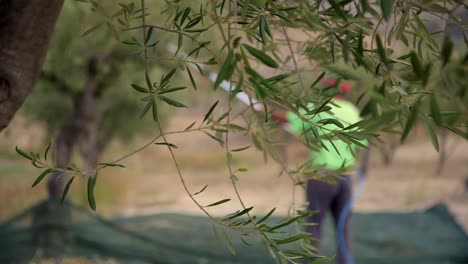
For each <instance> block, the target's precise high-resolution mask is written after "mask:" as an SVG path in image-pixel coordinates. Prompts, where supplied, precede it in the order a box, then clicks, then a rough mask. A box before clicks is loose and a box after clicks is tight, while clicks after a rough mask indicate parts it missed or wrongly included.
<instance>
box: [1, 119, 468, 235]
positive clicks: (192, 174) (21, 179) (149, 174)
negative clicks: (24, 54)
mask: <svg viewBox="0 0 468 264" xmlns="http://www.w3.org/2000/svg"><path fill="white" fill-rule="evenodd" d="M173 120H175V121H173V122H172V124H171V127H172V128H174V129H177V128H184V127H186V126H187V125H188V124H190V123H191V121H193V120H192V119H191V118H190V117H187V116H185V117H184V116H180V117H179V118H177V119H173ZM41 131H42V129H41V128H40V127H37V126H34V127H33V128H31V127H29V128H27V127H25V124H24V122H21V120H19V121H15V123H14V124H13V126H12V127H11V128H10V129H9V131H8V133H7V134H5V133H4V134H2V135H1V138H0V220H4V219H7V218H8V217H10V216H12V215H14V214H16V213H19V212H20V211H21V210H23V209H25V208H27V207H28V206H30V205H32V204H33V203H34V202H35V201H37V200H38V199H40V198H44V197H45V184H41V185H39V186H38V187H37V188H35V189H31V184H32V182H33V181H34V179H35V177H37V175H38V174H39V173H40V171H37V170H36V169H35V168H33V167H32V166H30V165H29V164H28V162H25V161H24V160H22V159H20V158H19V157H18V156H17V155H15V154H14V146H15V145H20V146H21V147H23V148H25V149H28V148H29V149H37V148H40V147H41V144H42V142H44V139H43V138H44V136H43V135H44V133H43V132H41ZM18 135H21V137H19V136H18ZM40 135H42V136H40ZM169 141H170V142H173V143H176V144H177V145H178V147H179V148H178V149H175V153H176V156H177V159H178V161H179V164H180V166H181V168H182V173H183V176H184V179H185V180H186V182H187V186H188V187H189V189H190V191H191V192H196V191H198V190H200V189H201V188H203V186H205V185H206V184H207V185H208V188H207V189H206V191H205V192H203V194H201V195H199V196H197V197H198V199H199V200H200V203H201V204H209V203H212V202H215V201H217V200H220V199H223V198H226V197H228V198H232V201H231V202H229V203H227V204H225V205H223V206H220V207H216V211H213V213H215V214H224V213H229V212H232V211H235V210H237V209H239V208H240V205H239V202H237V200H236V199H235V193H234V191H233V188H232V185H231V183H230V180H229V173H228V171H227V168H226V165H225V162H226V161H225V154H224V151H223V149H222V148H220V147H219V144H217V143H216V142H214V141H213V140H212V139H210V138H209V137H207V136H206V135H204V134H202V133H198V134H197V133H193V134H190V136H187V135H177V136H172V137H170V138H169ZM144 142H145V139H140V140H136V141H135V142H133V143H132V144H131V145H130V146H129V145H126V146H123V145H120V144H118V143H114V144H113V145H112V146H111V147H110V148H109V149H108V150H107V151H106V153H105V155H104V157H103V160H105V161H109V160H112V159H113V158H116V157H119V156H122V155H123V154H126V153H128V152H129V151H131V149H134V148H137V147H138V146H140V145H142V144H144ZM231 142H232V144H233V145H234V147H242V146H246V145H249V144H251V143H250V140H249V139H248V138H247V137H242V136H236V137H235V138H233V140H232V141H231ZM449 146H452V147H451V150H450V151H449V158H448V161H447V164H446V166H445V170H444V171H443V173H442V175H436V173H435V171H436V162H437V153H436V152H435V151H434V150H433V148H432V146H431V144H430V142H429V141H428V140H427V139H425V137H421V136H413V138H412V139H411V141H410V142H408V143H407V144H405V145H403V146H400V147H398V148H397V151H396V153H395V158H394V161H393V162H392V164H391V165H389V166H385V165H384V164H383V162H382V159H381V156H380V155H379V154H378V152H375V151H374V153H373V155H372V158H371V168H370V171H369V175H368V180H367V183H366V187H365V190H364V192H363V194H362V196H361V197H360V198H359V200H358V202H357V204H356V207H355V209H356V210H359V211H389V210H392V211H395V210H411V209H416V208H421V207H425V206H428V205H431V204H434V203H436V202H439V201H445V202H447V203H449V205H450V208H451V209H452V210H453V211H454V212H455V214H456V215H457V217H458V219H459V220H460V221H461V222H462V224H464V225H465V227H466V228H467V229H468V208H467V206H466V204H467V203H466V202H467V201H468V198H467V195H466V194H464V181H465V179H466V178H467V176H468V175H467V171H468V151H467V149H468V143H467V142H463V141H462V140H460V139H456V138H454V137H451V138H449ZM286 154H287V155H286V156H287V157H288V164H289V165H290V167H291V168H292V167H294V164H297V163H298V161H301V160H304V159H305V158H307V153H306V152H305V150H304V149H303V148H302V147H301V146H300V145H299V144H298V143H297V142H295V141H294V139H291V140H290V141H289V143H288V148H287V153H286ZM124 164H125V165H126V166H127V169H120V168H112V169H108V170H106V171H104V172H103V173H102V177H101V178H100V181H99V182H98V184H97V190H96V191H97V195H96V198H97V201H98V212H99V213H101V214H104V215H132V214H139V213H151V212H157V211H178V212H191V213H200V210H199V209H197V207H196V206H194V204H193V202H192V201H191V200H190V199H189V198H188V196H187V194H186V193H185V190H184V189H183V187H182V185H181V183H180V179H179V178H178V175H177V173H176V170H175V168H174V165H173V162H172V159H171V157H170V155H169V154H168V153H167V150H166V149H165V148H164V147H163V146H154V147H151V148H149V149H147V150H145V151H143V152H141V153H139V154H137V155H135V156H133V157H131V158H129V159H128V160H126V161H125V162H124ZM234 167H236V168H237V167H246V168H248V169H249V171H248V172H242V173H238V174H237V176H238V177H239V182H238V183H239V191H240V194H241V195H242V197H243V198H244V200H245V202H246V205H248V206H255V210H257V212H265V211H268V210H270V209H271V208H273V207H277V208H278V209H277V210H278V212H279V213H283V214H285V213H287V211H288V209H289V208H290V205H291V203H292V202H295V204H296V205H301V204H303V202H304V201H303V190H302V189H301V188H299V187H296V188H294V186H293V185H292V183H291V180H290V179H289V178H288V177H287V176H286V175H280V171H281V169H280V166H279V165H277V164H275V163H274V162H271V161H270V162H268V163H265V162H264V161H263V156H262V155H261V153H260V152H258V151H257V150H255V149H253V148H251V149H249V150H247V151H245V152H242V154H235V155H234ZM74 183H75V184H74V187H73V189H72V196H73V200H74V201H76V202H78V203H80V204H83V205H85V204H86V192H85V184H86V181H85V179H81V180H75V182H74ZM293 190H294V191H293Z"/></svg>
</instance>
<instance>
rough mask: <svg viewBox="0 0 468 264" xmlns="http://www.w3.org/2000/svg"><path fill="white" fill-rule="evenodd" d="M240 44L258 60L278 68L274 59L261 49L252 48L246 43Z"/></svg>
mask: <svg viewBox="0 0 468 264" xmlns="http://www.w3.org/2000/svg"><path fill="white" fill-rule="evenodd" d="M242 46H244V48H246V49H247V51H248V52H249V53H250V54H251V55H252V56H254V57H255V58H257V59H258V60H260V61H261V62H263V64H265V65H267V66H268V67H272V68H278V66H279V65H278V63H277V62H276V61H275V60H274V59H272V58H271V57H270V56H268V55H267V54H266V53H264V52H263V51H261V50H258V49H256V48H254V47H252V46H249V45H247V44H243V45H242Z"/></svg>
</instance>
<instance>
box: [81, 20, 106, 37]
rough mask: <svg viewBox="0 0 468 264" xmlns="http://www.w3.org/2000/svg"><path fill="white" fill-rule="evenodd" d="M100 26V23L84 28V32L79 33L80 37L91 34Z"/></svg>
mask: <svg viewBox="0 0 468 264" xmlns="http://www.w3.org/2000/svg"><path fill="white" fill-rule="evenodd" d="M100 26H102V23H101V24H97V25H95V26H92V27H91V28H89V29H88V30H86V31H85V32H83V33H82V34H81V36H82V37H84V36H87V35H89V34H91V33H92V32H94V31H95V30H96V29H98V28H99V27H100Z"/></svg>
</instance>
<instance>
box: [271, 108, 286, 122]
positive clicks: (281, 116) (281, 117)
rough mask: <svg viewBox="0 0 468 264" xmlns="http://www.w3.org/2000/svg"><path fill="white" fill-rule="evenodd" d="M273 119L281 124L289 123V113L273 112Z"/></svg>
mask: <svg viewBox="0 0 468 264" xmlns="http://www.w3.org/2000/svg"><path fill="white" fill-rule="evenodd" d="M271 119H273V120H275V121H277V122H280V123H281V124H284V123H288V113H287V112H284V111H277V110H273V111H272V112H271Z"/></svg>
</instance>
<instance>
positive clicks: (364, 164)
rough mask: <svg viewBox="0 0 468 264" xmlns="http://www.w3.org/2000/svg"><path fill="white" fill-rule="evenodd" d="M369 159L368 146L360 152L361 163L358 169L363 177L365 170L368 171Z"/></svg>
mask: <svg viewBox="0 0 468 264" xmlns="http://www.w3.org/2000/svg"><path fill="white" fill-rule="evenodd" d="M369 158H370V146H368V147H367V148H366V149H364V150H362V153H361V163H360V165H359V168H358V169H359V171H360V173H362V174H363V175H366V174H367V170H368V169H369Z"/></svg>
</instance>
